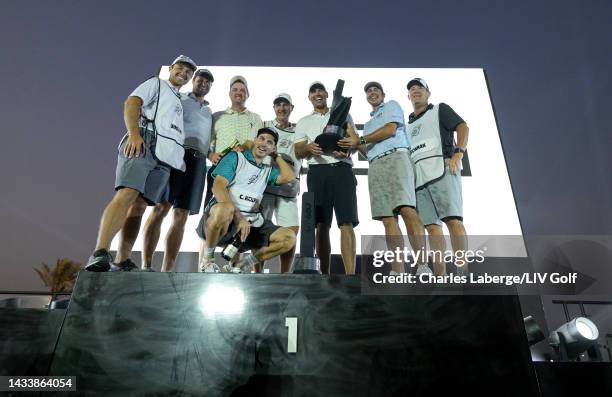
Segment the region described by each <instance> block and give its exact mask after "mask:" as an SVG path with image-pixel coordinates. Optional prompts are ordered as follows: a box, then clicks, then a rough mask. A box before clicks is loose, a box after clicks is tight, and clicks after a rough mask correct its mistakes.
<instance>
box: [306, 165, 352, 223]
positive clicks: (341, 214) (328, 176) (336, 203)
mask: <svg viewBox="0 0 612 397" xmlns="http://www.w3.org/2000/svg"><path fill="white" fill-rule="evenodd" d="M306 184H307V185H308V191H309V192H314V195H315V222H316V223H323V224H325V225H327V226H331V223H332V219H333V214H334V212H335V214H336V222H337V223H338V226H340V225H342V224H347V223H350V224H352V225H353V226H357V225H358V224H359V217H358V215H357V191H356V190H357V179H356V178H355V174H353V167H351V165H350V164H347V163H344V162H338V163H333V164H318V165H312V164H310V165H309V166H308V175H307V178H306Z"/></svg>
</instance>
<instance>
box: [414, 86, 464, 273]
mask: <svg viewBox="0 0 612 397" xmlns="http://www.w3.org/2000/svg"><path fill="white" fill-rule="evenodd" d="M406 88H407V89H408V99H410V102H411V103H412V106H413V108H414V112H413V113H412V114H410V116H409V118H408V133H409V134H410V136H411V138H412V148H411V149H410V156H411V157H412V160H413V162H414V164H415V176H416V182H415V187H416V190H417V192H416V195H417V210H418V212H419V216H420V217H421V220H422V221H423V224H424V225H425V228H426V229H427V232H428V233H429V235H430V245H431V248H432V249H433V250H435V251H438V250H440V251H444V249H445V247H444V239H443V238H442V227H441V226H440V221H442V222H444V223H445V224H446V226H447V227H448V231H449V233H450V235H451V244H452V245H453V251H454V252H458V251H465V250H466V249H467V237H466V231H465V227H464V226H463V198H462V194H461V159H462V158H463V154H464V153H465V151H466V148H467V143H468V135H469V129H468V126H467V124H466V123H465V121H463V119H462V118H461V117H460V116H459V115H458V114H457V113H455V111H454V110H453V109H452V108H451V107H450V106H448V105H447V104H445V103H440V104H439V105H432V104H430V103H429V97H430V95H431V93H430V91H429V86H428V85H427V83H426V82H425V80H423V79H421V78H414V79H412V80H410V81H409V82H408V84H407V86H406ZM455 131H456V132H457V140H456V142H455V136H454V132H455ZM435 257H437V256H435ZM434 270H435V273H436V274H437V275H443V274H445V272H446V268H445V266H444V263H442V262H441V261H440V260H438V261H437V262H436V261H434ZM459 272H460V273H467V266H463V267H462V268H460V269H459Z"/></svg>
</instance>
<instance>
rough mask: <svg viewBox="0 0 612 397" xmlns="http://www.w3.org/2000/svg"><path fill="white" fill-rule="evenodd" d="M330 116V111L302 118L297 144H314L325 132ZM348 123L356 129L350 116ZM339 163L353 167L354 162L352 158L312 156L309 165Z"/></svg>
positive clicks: (297, 126) (297, 133) (296, 130)
mask: <svg viewBox="0 0 612 397" xmlns="http://www.w3.org/2000/svg"><path fill="white" fill-rule="evenodd" d="M329 116H330V112H329V110H328V111H327V113H325V114H321V113H319V112H317V111H313V112H312V113H310V114H309V115H308V116H304V117H302V118H301V119H300V121H298V122H297V125H296V126H295V143H299V142H304V141H306V143H311V142H314V141H315V139H316V138H317V136H319V135H321V133H322V132H323V129H324V128H325V126H326V125H327V122H328V121H329ZM348 121H349V123H351V124H352V125H353V128H355V124H354V123H353V119H352V118H351V116H350V115H349V117H348ZM339 161H343V162H345V163H348V164H350V165H353V160H352V159H351V158H350V157H348V158H343V159H341V160H340V159H337V158H335V157H334V156H329V155H326V154H322V155H320V156H311V157H310V158H309V159H308V164H309V165H310V164H333V163H337V162H339Z"/></svg>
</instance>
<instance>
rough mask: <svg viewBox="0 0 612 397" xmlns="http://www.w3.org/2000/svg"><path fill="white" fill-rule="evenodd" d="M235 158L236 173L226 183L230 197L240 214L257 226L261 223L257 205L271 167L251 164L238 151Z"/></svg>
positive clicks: (259, 202) (264, 188)
mask: <svg viewBox="0 0 612 397" xmlns="http://www.w3.org/2000/svg"><path fill="white" fill-rule="evenodd" d="M237 158H238V164H236V174H235V176H234V179H233V180H232V181H231V182H230V184H229V185H228V189H229V193H230V197H231V199H232V201H233V203H234V205H235V206H236V207H237V208H238V210H239V211H240V212H241V213H242V215H244V217H245V218H246V219H247V220H248V221H249V222H251V224H252V225H253V226H255V227H258V226H261V225H262V224H263V216H262V215H261V213H260V212H259V206H260V204H261V199H262V197H263V194H264V190H266V186H267V184H268V178H269V177H270V172H271V171H272V167H266V166H264V167H262V168H259V167H257V166H255V165H253V164H251V163H250V162H249V161H248V160H247V159H246V157H244V154H242V153H238V156H237Z"/></svg>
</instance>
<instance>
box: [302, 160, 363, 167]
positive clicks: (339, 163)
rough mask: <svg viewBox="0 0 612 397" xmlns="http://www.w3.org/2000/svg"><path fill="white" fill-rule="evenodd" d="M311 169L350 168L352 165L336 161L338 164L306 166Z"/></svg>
mask: <svg viewBox="0 0 612 397" xmlns="http://www.w3.org/2000/svg"><path fill="white" fill-rule="evenodd" d="M312 167H352V165H350V164H349V163H346V162H344V161H338V162H335V163H329V164H308V168H312Z"/></svg>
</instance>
